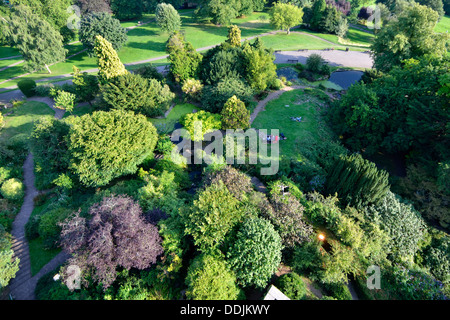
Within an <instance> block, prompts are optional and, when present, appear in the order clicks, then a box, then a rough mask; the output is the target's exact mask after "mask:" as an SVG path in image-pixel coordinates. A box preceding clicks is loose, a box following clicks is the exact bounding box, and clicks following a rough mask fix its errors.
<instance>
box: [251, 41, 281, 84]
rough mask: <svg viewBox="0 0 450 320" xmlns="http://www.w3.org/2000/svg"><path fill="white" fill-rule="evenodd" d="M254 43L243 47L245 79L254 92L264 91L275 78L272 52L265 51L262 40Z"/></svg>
mask: <svg viewBox="0 0 450 320" xmlns="http://www.w3.org/2000/svg"><path fill="white" fill-rule="evenodd" d="M258 39H259V38H257V41H255V43H254V44H253V45H248V44H246V45H244V46H243V52H244V57H245V74H246V75H245V79H246V80H247V82H248V83H249V84H250V86H251V87H252V89H254V90H255V91H256V92H261V91H264V90H266V88H267V87H268V86H269V85H270V84H271V83H273V81H274V80H275V79H276V78H277V72H276V69H277V67H276V65H275V63H274V61H275V56H274V54H273V52H272V50H267V49H265V48H264V45H263V44H262V40H260V39H259V40H258Z"/></svg>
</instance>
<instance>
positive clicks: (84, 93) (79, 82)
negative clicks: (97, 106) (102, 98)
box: [72, 66, 100, 105]
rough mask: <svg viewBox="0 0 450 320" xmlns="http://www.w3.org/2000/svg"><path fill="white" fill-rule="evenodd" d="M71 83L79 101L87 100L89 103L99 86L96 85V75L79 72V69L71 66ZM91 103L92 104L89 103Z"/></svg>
mask: <svg viewBox="0 0 450 320" xmlns="http://www.w3.org/2000/svg"><path fill="white" fill-rule="evenodd" d="M72 70H73V72H72V75H73V80H72V82H73V84H74V86H75V93H76V96H77V99H78V100H79V101H83V102H84V101H87V102H89V104H91V101H92V100H93V99H94V98H95V96H96V95H97V93H98V92H99V90H100V88H99V85H98V79H97V77H96V76H94V75H91V74H88V73H87V72H83V73H82V72H81V71H80V69H78V68H77V67H75V66H73V67H72ZM91 105H92V104H91Z"/></svg>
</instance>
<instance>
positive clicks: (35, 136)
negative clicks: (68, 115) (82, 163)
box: [30, 117, 69, 189]
mask: <svg viewBox="0 0 450 320" xmlns="http://www.w3.org/2000/svg"><path fill="white" fill-rule="evenodd" d="M68 133H69V126H68V124H67V123H65V122H64V121H58V120H56V119H55V118H54V117H42V118H40V119H39V120H37V121H36V122H35V123H34V128H33V131H32V133H31V136H30V147H31V152H33V158H34V163H35V172H36V176H37V178H36V182H37V187H38V189H43V188H49V187H50V186H51V185H52V183H53V181H54V180H55V179H56V178H58V176H59V175H60V174H62V173H66V172H67V170H68V168H69V159H68V145H67V141H66V139H65V137H66V136H67V135H68Z"/></svg>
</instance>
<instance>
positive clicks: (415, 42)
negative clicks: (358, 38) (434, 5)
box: [371, 3, 450, 72]
mask: <svg viewBox="0 0 450 320" xmlns="http://www.w3.org/2000/svg"><path fill="white" fill-rule="evenodd" d="M438 18H439V15H438V13H437V12H436V11H434V10H433V9H430V8H428V7H426V6H422V5H419V4H417V3H414V4H413V5H412V6H408V7H406V8H405V10H404V11H402V12H401V13H400V14H399V15H398V19H396V20H392V21H390V22H389V23H388V24H387V25H386V26H385V27H383V28H382V29H381V30H380V32H379V33H378V34H377V36H376V37H375V40H374V42H373V44H372V47H371V50H372V55H373V58H374V66H375V68H376V69H378V70H380V71H383V72H386V71H389V70H391V69H392V68H393V67H394V66H398V65H401V63H402V61H403V60H406V59H411V58H414V59H419V58H421V57H423V56H425V55H432V56H436V57H442V56H444V55H445V54H446V53H447V49H446V42H447V40H448V39H449V38H450V35H448V34H445V33H435V32H434V27H435V26H436V23H437V21H438Z"/></svg>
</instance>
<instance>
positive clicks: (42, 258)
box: [28, 238, 61, 276]
mask: <svg viewBox="0 0 450 320" xmlns="http://www.w3.org/2000/svg"><path fill="white" fill-rule="evenodd" d="M43 242H44V241H43V240H42V238H37V239H33V240H31V241H29V242H28V246H29V250H30V265H31V276H34V275H35V274H36V273H38V272H39V271H40V270H41V269H42V267H43V266H45V265H46V264H47V263H49V262H50V261H51V260H52V259H53V258H54V257H55V256H56V255H57V254H58V253H60V252H61V249H50V250H48V249H44V243H43Z"/></svg>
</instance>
